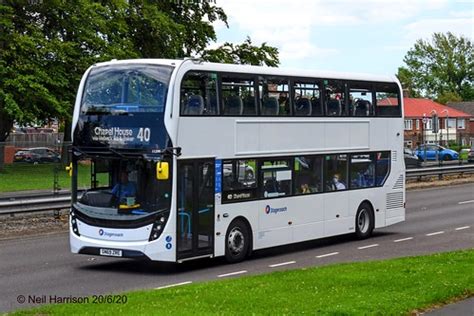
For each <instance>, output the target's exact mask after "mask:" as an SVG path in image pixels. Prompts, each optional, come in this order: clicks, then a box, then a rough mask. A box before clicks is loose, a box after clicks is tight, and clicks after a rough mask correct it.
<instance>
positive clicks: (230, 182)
mask: <svg viewBox="0 0 474 316" xmlns="http://www.w3.org/2000/svg"><path fill="white" fill-rule="evenodd" d="M400 91H401V87H400V84H399V82H398V81H397V79H396V78H395V77H388V76H372V75H359V74H345V73H330V72H318V71H295V70H285V69H279V68H267V67H257V66H247V65H229V64H217V63H207V62H202V61H200V60H196V59H185V60H164V59H146V60H145V59H143V60H123V61H110V62H105V63H100V64H96V65H93V66H92V67H90V68H89V69H88V70H87V71H86V73H85V74H84V76H83V79H82V81H81V83H80V86H79V90H78V94H77V100H76V104H75V110H74V116H73V147H72V153H73V155H72V157H73V158H72V163H71V169H70V172H71V174H72V176H73V178H72V188H73V199H72V207H71V216H70V219H71V220H70V245H71V250H72V252H73V253H82V254H89V255H104V256H116V257H126V258H149V259H151V260H159V261H170V262H183V261H186V260H191V259H197V258H204V257H218V256H225V257H226V259H227V260H228V261H230V262H236V261H240V260H243V259H244V258H245V257H246V256H248V255H249V254H250V253H251V251H252V250H257V249H263V248H267V247H274V246H279V245H286V244H290V243H297V242H302V241H307V240H312V239H317V238H322V237H329V236H335V235H341V234H348V233H355V235H356V236H357V237H359V238H366V237H369V236H370V235H371V233H372V231H373V229H376V228H381V227H386V226H389V225H392V224H395V223H398V222H401V221H403V220H404V219H405V181H404V174H405V166H404V161H403V113H402V109H403V106H402V98H401V93H400Z"/></svg>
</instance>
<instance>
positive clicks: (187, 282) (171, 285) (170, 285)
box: [155, 281, 193, 290]
mask: <svg viewBox="0 0 474 316" xmlns="http://www.w3.org/2000/svg"><path fill="white" fill-rule="evenodd" d="M191 283H193V282H192V281H185V282H181V283H175V284H168V285H164V286H160V287H157V288H155V290H162V289H167V288H170V287H175V286H180V285H186V284H191Z"/></svg>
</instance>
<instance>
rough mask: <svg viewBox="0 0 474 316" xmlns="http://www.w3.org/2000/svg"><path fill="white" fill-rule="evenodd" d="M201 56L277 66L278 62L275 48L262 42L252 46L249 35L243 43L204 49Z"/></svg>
mask: <svg viewBox="0 0 474 316" xmlns="http://www.w3.org/2000/svg"><path fill="white" fill-rule="evenodd" d="M202 57H203V58H204V59H205V60H208V61H212V62H223V63H229V64H250V65H258V66H263V65H266V66H270V67H277V66H278V64H279V63H280V61H279V60H278V49H277V48H275V47H272V46H267V44H266V43H263V44H262V45H260V47H256V46H253V45H252V40H251V39H250V37H247V39H246V40H245V41H244V43H242V44H240V45H234V44H232V43H224V45H221V46H220V47H218V48H217V49H209V50H206V51H204V54H203V55H202Z"/></svg>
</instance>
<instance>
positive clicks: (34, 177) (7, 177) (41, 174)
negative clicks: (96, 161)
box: [0, 163, 90, 192]
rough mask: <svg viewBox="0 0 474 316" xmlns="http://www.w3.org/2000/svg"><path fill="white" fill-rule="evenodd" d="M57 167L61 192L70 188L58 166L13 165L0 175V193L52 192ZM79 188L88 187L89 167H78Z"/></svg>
mask: <svg viewBox="0 0 474 316" xmlns="http://www.w3.org/2000/svg"><path fill="white" fill-rule="evenodd" d="M56 166H58V167H59V173H58V180H59V185H60V187H61V188H62V189H63V190H69V189H70V188H71V178H70V177H69V175H68V174H67V173H66V171H65V170H64V168H63V167H62V166H61V165H60V164H38V165H34V164H26V163H14V164H9V165H6V166H5V171H4V172H1V173H0V192H14V191H25V190H52V189H53V182H54V168H55V167H56ZM78 176H79V187H81V186H89V185H90V167H89V166H79V173H78Z"/></svg>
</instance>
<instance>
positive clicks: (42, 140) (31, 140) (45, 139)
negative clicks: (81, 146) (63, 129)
mask: <svg viewBox="0 0 474 316" xmlns="http://www.w3.org/2000/svg"><path fill="white" fill-rule="evenodd" d="M63 139H64V133H25V134H22V133H21V134H20V133H12V134H10V135H9V136H8V138H7V139H6V142H5V145H6V146H13V147H16V148H31V147H50V148H56V147H58V146H59V145H60V144H61V143H62V142H63Z"/></svg>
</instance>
